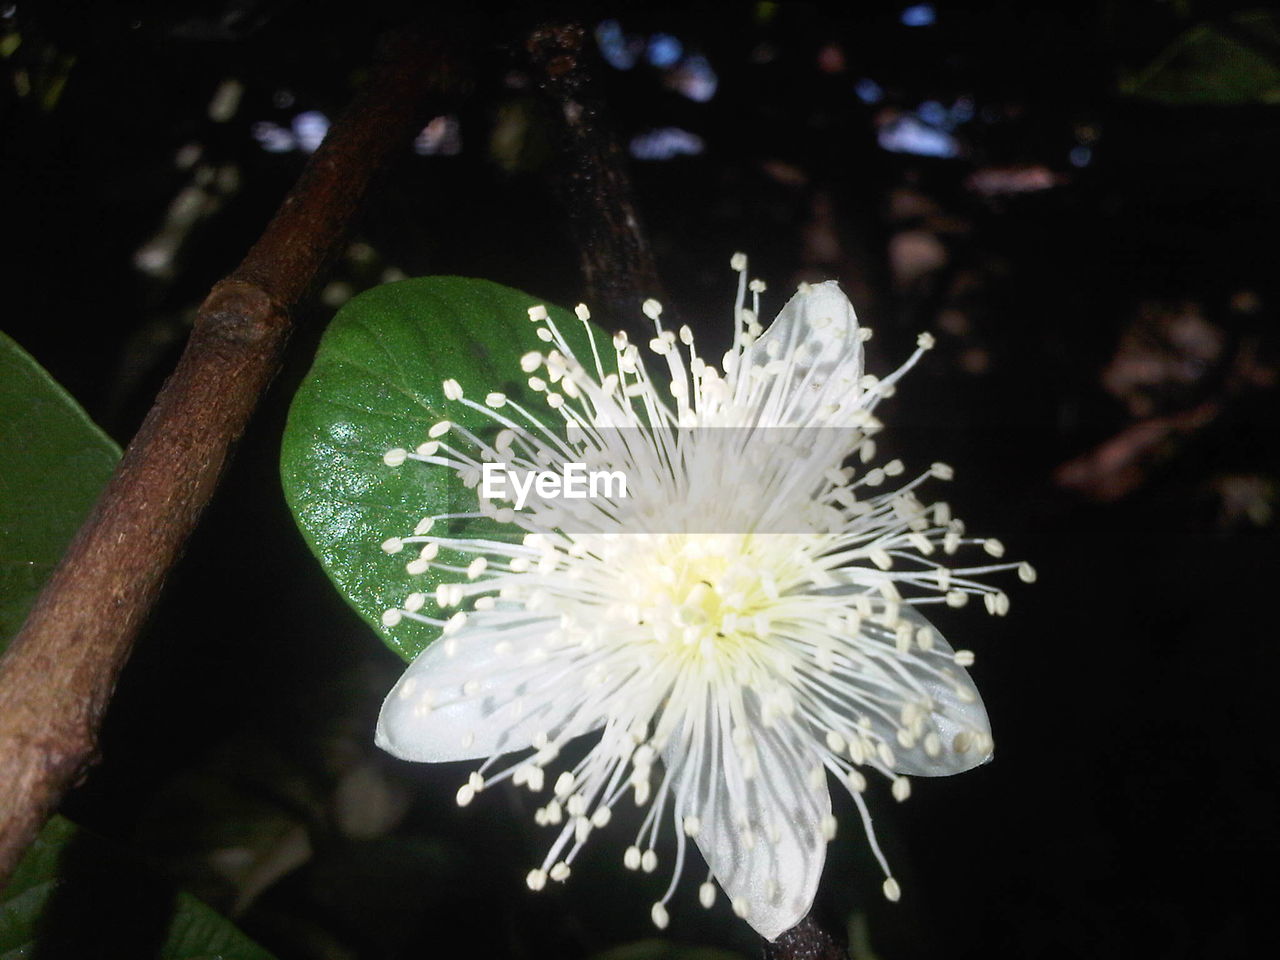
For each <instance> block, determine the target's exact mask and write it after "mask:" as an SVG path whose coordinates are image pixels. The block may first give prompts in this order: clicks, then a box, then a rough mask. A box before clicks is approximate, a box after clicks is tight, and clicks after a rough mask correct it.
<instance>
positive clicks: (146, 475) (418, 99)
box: [0, 30, 455, 884]
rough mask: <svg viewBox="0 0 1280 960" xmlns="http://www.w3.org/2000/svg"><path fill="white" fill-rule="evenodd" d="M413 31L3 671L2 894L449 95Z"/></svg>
mask: <svg viewBox="0 0 1280 960" xmlns="http://www.w3.org/2000/svg"><path fill="white" fill-rule="evenodd" d="M445 44H446V41H445V40H444V39H443V38H437V37H436V36H428V35H426V34H425V33H423V32H419V31H417V30H414V31H405V32H402V33H401V34H400V35H398V36H396V37H394V38H392V39H390V41H389V46H390V48H391V49H390V50H389V54H390V56H389V58H388V60H387V61H386V63H385V65H384V66H383V67H382V68H381V69H379V70H378V71H377V72H376V73H375V74H374V76H373V78H372V79H371V80H370V82H369V83H368V85H367V86H366V88H365V89H364V90H363V91H362V92H361V93H360V94H359V95H358V96H357V98H356V100H355V101H354V102H353V103H352V105H351V107H350V108H349V109H348V111H347V113H346V114H345V115H344V116H343V117H342V119H341V120H340V121H339V122H337V123H335V124H334V126H333V128H332V130H331V131H330V133H329V136H328V138H327V139H326V140H325V142H324V144H323V145H322V146H321V147H320V149H319V150H318V151H317V152H316V154H315V156H314V157H313V158H312V159H311V161H310V163H308V164H307V167H306V169H305V170H304V171H303V173H302V176H301V178H300V179H299V181H298V183H297V185H296V186H295V187H294V189H293V190H292V191H291V192H290V193H289V195H288V196H287V197H286V198H285V200H284V203H283V204H282V205H281V207H280V209H279V210H278V211H277V213H276V215H275V218H274V219H273V220H272V221H271V223H270V225H269V226H268V227H267V229H266V231H265V233H264V234H263V235H262V237H261V239H260V240H258V242H257V243H256V244H254V246H253V248H252V249H251V250H250V251H249V253H248V255H247V256H246V257H245V259H244V261H243V262H242V263H241V264H240V266H239V267H238V268H237V269H236V271H235V272H234V273H232V274H231V275H230V276H229V277H227V278H226V279H224V280H222V281H220V282H219V283H218V284H216V285H215V286H214V288H213V290H212V291H211V292H210V294H209V296H208V298H207V299H206V300H205V301H204V303H203V304H202V305H201V307H200V310H199V313H198V314H197V317H196V321H195V327H194V329H193V330H192V334H191V339H190V340H189V342H188V343H187V346H186V349H185V351H184V352H183V354H182V357H181V359H180V360H179V362H178V365H177V368H176V369H175V370H174V372H173V374H172V375H171V376H170V378H169V380H168V382H166V383H165V385H164V387H163V388H162V389H161V391H160V393H159V395H158V396H157V397H156V401H155V405H154V406H153V407H152V408H151V411H150V413H148V415H147V418H146V420H145V421H144V422H143V424H142V427H141V429H140V430H139V431H138V434H137V436H135V437H134V439H133V442H132V443H130V444H129V447H128V449H127V450H126V451H125V454H124V458H123V459H122V460H121V461H120V464H119V467H118V468H117V470H116V472H115V474H114V475H113V477H112V479H111V481H110V482H109V483H108V485H107V488H106V489H105V490H104V491H103V494H102V496H101V498H100V499H99V500H98V502H97V504H96V505H95V507H94V509H93V511H92V512H91V514H90V515H89V518H88V520H86V522H85V524H84V526H83V527H81V529H80V531H79V533H78V534H77V535H76V538H75V540H74V541H73V542H72V544H71V546H70V547H69V548H68V550H67V552H66V554H65V555H64V557H63V559H62V562H61V563H60V564H59V566H58V568H57V569H56V570H55V571H54V573H53V575H52V577H51V578H50V579H49V582H48V583H47V584H46V586H45V588H44V591H43V592H42V593H41V594H40V596H39V598H38V599H37V600H36V603H35V605H34V606H33V608H32V610H31V613H30V615H29V616H28V618H27V621H26V624H25V625H24V626H23V628H22V630H21V632H19V634H18V636H17V637H16V638H15V639H14V641H13V643H12V644H11V645H10V646H9V649H8V651H7V652H6V654H5V656H4V658H3V660H2V661H0V884H3V883H4V882H5V881H6V880H7V878H8V876H9V874H10V873H11V872H12V870H13V868H14V866H15V865H16V863H17V861H18V859H19V858H20V857H21V855H22V853H23V851H24V850H26V848H27V846H28V845H29V844H30V843H31V841H32V840H33V839H34V837H35V835H36V833H37V831H38V830H39V828H40V826H41V824H43V822H44V821H45V819H47V817H48V815H49V813H50V812H51V811H52V810H53V809H54V807H55V806H56V805H57V804H58V802H59V800H60V799H61V797H62V795H63V793H64V792H65V791H66V790H67V789H69V788H70V787H71V786H72V785H73V784H74V783H75V781H76V780H77V779H78V778H79V777H81V776H82V775H83V774H84V772H85V770H86V769H87V767H88V766H89V765H90V764H91V763H92V762H93V760H94V754H95V751H96V743H97V733H98V728H99V726H100V724H101V721H102V717H103V714H104V712H105V711H106V708H107V704H108V702H109V701H110V699H111V693H112V690H113V689H114V687H115V683H116V678H117V677H118V675H119V673H120V670H121V668H122V667H123V666H124V663H125V661H126V660H127V659H128V656H129V652H130V649H131V648H132V645H133V640H134V636H135V635H136V633H137V631H138V629H139V627H140V626H141V625H142V623H143V622H144V621H145V619H146V617H147V615H148V613H149V611H150V610H151V607H152V605H153V604H154V603H155V600H156V597H157V595H158V594H159V592H160V587H161V584H162V582H163V580H164V578H165V576H166V574H167V573H168V572H169V570H170V568H172V566H173V564H174V563H175V562H176V561H177V559H178V555H179V553H180V552H181V550H182V547H183V544H184V543H185V542H186V539H187V537H188V535H189V534H190V533H191V531H192V529H193V528H194V527H195V525H196V522H197V521H198V520H199V518H200V514H201V513H202V511H203V510H204V507H205V505H206V504H207V503H208V501H209V498H210V496H211V495H212V494H213V491H214V488H215V487H216V485H217V483H218V479H219V477H220V475H221V474H222V472H223V469H224V468H225V466H226V464H227V461H228V459H229V457H230V455H231V448H232V445H233V444H234V443H235V441H236V440H237V439H238V438H239V437H240V435H241V433H242V432H243V431H244V428H245V424H246V423H247V422H248V420H249V417H250V415H251V413H252V412H253V409H254V407H255V406H256V405H257V402H258V398H259V397H260V396H261V394H262V393H263V391H264V390H265V389H266V387H267V385H268V384H269V383H270V381H271V379H272V377H273V376H274V375H275V373H276V371H277V369H278V368H279V365H280V360H281V357H282V355H283V350H284V346H285V341H286V340H287V338H288V335H289V331H290V328H291V326H292V319H291V313H292V311H293V310H294V308H295V307H296V306H297V305H298V304H299V303H300V302H301V301H302V299H303V298H304V297H305V296H306V295H307V293H308V291H309V290H310V289H311V288H312V287H313V286H314V284H315V283H316V281H317V280H318V278H319V277H320V275H321V272H322V271H323V270H324V268H325V266H326V264H327V262H328V261H329V259H330V258H331V257H332V256H333V254H334V253H335V252H337V250H338V249H340V246H341V243H342V241H343V238H344V236H345V234H346V231H347V228H348V226H349V225H350V223H351V221H352V218H353V217H354V215H355V213H356V210H357V208H358V206H359V204H360V202H361V200H362V199H363V197H364V195H365V193H366V191H367V188H368V187H369V184H370V181H371V180H372V179H373V177H374V175H375V174H376V173H378V172H379V171H380V170H381V169H382V168H383V167H384V166H385V164H386V162H387V160H388V158H389V157H390V156H391V155H392V151H393V150H395V149H396V148H399V147H402V146H403V145H404V144H406V143H407V142H408V141H409V139H410V138H411V137H412V136H413V134H414V133H415V132H417V130H418V129H420V128H421V125H422V123H423V122H424V120H425V117H424V115H423V114H424V110H425V107H426V106H427V105H428V103H429V97H430V96H431V95H433V94H436V95H438V94H439V93H441V92H443V91H445V90H446V89H447V88H448V87H449V85H450V84H451V83H452V78H453V76H454V72H455V71H454V70H453V68H452V67H451V66H450V65H451V64H452V63H453V58H452V57H451V56H447V55H446V54H445V50H447V46H446V45H445Z"/></svg>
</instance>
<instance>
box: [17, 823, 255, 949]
mask: <svg viewBox="0 0 1280 960" xmlns="http://www.w3.org/2000/svg"><path fill="white" fill-rule="evenodd" d="M0 957H2V958H4V960H18V958H31V960H35V958H42V960H96V958H102V960H114V958H123V957H129V958H131V960H149V958H155V960H272V957H271V954H269V953H268V952H267V951H266V950H263V949H262V948H261V947H260V946H258V945H257V944H256V943H254V942H253V941H252V940H250V939H249V938H248V937H246V936H245V935H244V934H242V933H240V931H238V930H236V928H235V927H233V926H232V925H231V924H230V923H228V922H227V921H226V920H224V919H223V918H222V917H220V916H218V915H217V914H216V913H214V911H212V910H210V909H209V908H208V907H207V906H205V905H204V904H203V903H201V902H200V901H199V900H197V899H196V898H195V897H193V896H191V895H190V894H186V893H181V892H179V891H178V890H176V889H175V888H174V887H173V886H172V885H171V884H169V883H166V882H164V881H162V880H160V879H159V878H158V877H157V876H156V875H155V874H153V873H151V872H150V871H149V870H148V869H147V868H146V867H145V866H144V865H143V864H142V863H141V862H140V861H138V860H136V859H134V858H131V857H129V856H128V855H126V854H125V853H124V852H123V851H120V850H118V849H116V848H114V847H113V846H112V845H111V844H109V843H107V842H106V841H104V840H101V839H99V838H97V837H94V836H92V835H90V834H89V833H87V832H86V831H84V830H79V829H77V828H76V827H75V826H73V825H72V824H71V823H70V822H68V821H67V820H64V819H63V818H61V817H54V818H53V819H52V820H50V821H49V823H48V824H47V825H46V826H45V828H44V830H43V831H42V832H41V834H40V836H39V837H38V838H37V839H36V842H35V843H34V844H33V845H32V847H31V848H30V850H28V851H27V854H26V856H25V857H24V858H23V859H22V862H21V863H19V864H18V867H17V869H16V870H15V871H14V873H13V876H12V877H11V878H10V879H9V882H8V885H7V886H6V887H5V889H4V892H3V894H0Z"/></svg>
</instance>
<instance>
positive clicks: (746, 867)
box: [662, 690, 831, 940]
mask: <svg viewBox="0 0 1280 960" xmlns="http://www.w3.org/2000/svg"><path fill="white" fill-rule="evenodd" d="M730 696H733V694H732V693H729V692H728V691H726V690H717V691H715V692H707V693H705V694H704V695H703V697H702V698H701V699H702V703H701V704H699V705H698V706H694V707H691V708H690V709H689V711H688V712H687V713H686V715H685V718H684V720H683V722H682V724H681V726H680V727H679V728H678V730H677V731H676V733H675V734H674V735H673V736H672V737H671V738H669V739H668V741H667V742H666V744H665V745H664V747H663V750H662V756H663V760H664V762H665V763H666V765H667V767H668V769H669V771H670V773H671V789H672V791H673V792H674V793H675V796H676V810H677V813H678V815H679V819H680V822H681V823H684V824H687V823H688V822H689V818H695V819H696V821H697V823H698V828H697V831H696V835H695V839H696V842H697V844H698V848H699V849H700V850H701V851H702V855H703V856H704V857H705V858H706V861H707V865H708V866H709V867H710V868H711V872H712V873H713V874H714V875H715V878H716V879H717V880H718V881H719V882H720V886H721V887H723V888H724V891H725V893H726V894H727V895H728V897H729V899H730V901H731V902H732V903H733V904H734V907H735V910H738V911H743V910H745V919H746V920H747V922H748V923H750V924H751V926H753V927H754V928H755V929H756V930H757V931H758V932H759V933H760V934H761V935H762V936H764V937H766V938H767V939H769V940H774V939H777V937H778V936H779V935H781V934H782V933H783V932H784V931H786V930H789V929H790V928H791V927H793V926H795V925H796V924H797V923H799V922H800V921H801V920H802V919H804V916H805V914H806V913H808V911H809V908H810V906H811V905H812V904H813V898H814V894H815V893H816V891H817V889H818V879H819V878H820V877H821V875H822V866H823V863H824V861H825V860H826V852H827V851H826V841H825V840H824V838H823V833H822V830H823V823H824V821H825V820H826V819H827V818H828V817H829V816H830V814H831V796H830V794H829V793H828V792H827V784H826V775H825V773H824V772H823V771H822V769H821V766H820V761H819V759H818V757H817V755H816V754H815V753H814V752H813V749H812V748H811V747H810V745H809V742H808V740H806V739H805V737H803V736H802V735H801V734H800V733H799V731H798V730H796V729H795V728H794V726H792V725H791V724H790V723H789V721H787V720H785V719H783V720H779V721H778V722H776V723H775V724H774V725H772V726H768V727H766V726H765V725H764V723H763V722H762V721H761V718H760V710H759V707H758V704H757V701H756V698H755V694H754V693H753V692H752V691H750V690H744V691H743V692H742V699H741V701H740V702H739V703H738V705H737V709H736V710H735V709H731V707H730V706H729V705H728V704H726V703H725V702H724V701H725V699H726V698H727V697H730ZM748 732H749V737H748V736H746V734H747V733H748ZM735 736H736V737H737V738H738V741H739V742H735Z"/></svg>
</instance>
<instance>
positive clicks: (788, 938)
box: [764, 916, 849, 960]
mask: <svg viewBox="0 0 1280 960" xmlns="http://www.w3.org/2000/svg"><path fill="white" fill-rule="evenodd" d="M764 960H849V951H848V950H846V949H845V948H844V947H842V946H841V945H840V944H839V943H837V942H836V939H835V938H834V937H833V936H831V934H829V933H827V931H825V930H823V929H822V927H820V926H818V923H817V921H816V920H814V919H813V917H811V916H809V917H805V918H804V919H803V920H801V921H800V922H799V923H797V924H796V925H795V926H794V927H792V928H791V929H790V930H788V931H787V932H786V933H784V934H783V935H782V936H780V937H779V938H778V939H777V940H775V941H774V942H773V943H767V944H765V948H764Z"/></svg>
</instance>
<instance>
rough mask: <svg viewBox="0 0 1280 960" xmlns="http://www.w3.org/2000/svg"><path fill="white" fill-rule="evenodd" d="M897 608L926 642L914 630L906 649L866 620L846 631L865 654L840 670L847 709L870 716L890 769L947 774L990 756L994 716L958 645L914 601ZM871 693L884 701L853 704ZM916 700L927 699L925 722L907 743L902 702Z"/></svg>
mask: <svg viewBox="0 0 1280 960" xmlns="http://www.w3.org/2000/svg"><path fill="white" fill-rule="evenodd" d="M861 589H862V588H854V587H847V588H840V590H839V591H831V592H832V593H836V592H840V591H849V592H852V591H855V590H861ZM898 616H899V618H900V619H901V620H903V621H905V622H906V623H908V624H910V625H911V628H912V631H913V633H916V634H918V633H919V631H921V630H926V631H928V634H929V638H930V640H931V643H932V646H931V648H930V649H928V650H924V649H921V648H920V647H919V646H918V645H917V643H916V642H915V640H914V638H913V641H912V644H911V648H910V650H909V651H908V652H906V653H899V652H898V651H897V649H896V636H895V632H894V631H893V630H892V629H889V628H888V627H885V626H882V625H880V624H877V623H873V622H868V621H864V623H863V626H862V630H861V631H860V633H859V636H858V637H850V638H845V639H846V643H850V644H852V645H853V648H854V649H860V650H861V651H862V652H863V653H865V654H868V657H867V659H866V661H865V663H863V664H862V665H861V667H860V669H859V670H858V671H856V672H855V673H853V674H852V675H850V676H847V677H842V678H841V681H842V682H841V684H840V686H841V687H842V693H843V696H842V699H843V701H844V702H845V703H846V704H847V705H848V706H849V709H850V710H851V711H852V712H856V713H858V714H859V715H863V716H867V717H868V718H869V719H870V721H871V730H872V732H873V733H875V734H876V735H877V736H878V737H879V738H880V739H882V740H883V741H884V742H885V743H887V744H888V745H889V748H890V749H891V750H892V751H893V757H894V763H893V765H892V767H891V769H892V770H893V771H894V772H895V773H905V774H910V775H912V776H917V777H944V776H949V775H951V774H953V773H963V772H964V771H965V770H971V769H973V768H974V767H976V766H979V765H980V764H983V763H986V762H987V761H989V760H990V759H991V757H992V748H991V721H990V720H989V719H988V718H987V710H986V707H984V706H983V704H982V696H981V695H980V694H979V693H978V688H977V686H976V685H975V684H974V682H973V680H972V678H971V677H970V676H969V674H968V672H967V671H966V670H965V669H964V668H963V667H962V666H960V665H959V664H957V663H956V662H955V659H954V657H955V651H953V650H952V649H951V646H950V645H949V644H948V643H947V641H946V640H944V639H943V637H942V634H941V633H939V632H938V630H937V629H936V628H935V627H934V626H933V625H932V624H930V623H929V621H928V620H926V619H925V618H924V617H923V616H921V614H920V613H919V612H917V611H916V609H915V608H914V607H912V606H911V605H910V604H903V605H902V607H901V608H900V610H899V612H898ZM872 697H874V698H876V699H878V700H880V701H882V704H881V707H880V710H876V711H868V710H859V709H858V706H859V703H858V701H860V700H861V701H864V702H865V701H867V700H870V699H871V698H872ZM921 701H924V702H926V703H927V704H928V706H929V709H928V710H927V711H924V722H923V726H922V728H921V729H919V730H918V731H917V736H915V737H913V738H912V744H911V745H910V746H904V745H903V744H902V742H901V741H900V740H899V739H898V732H899V729H900V727H901V725H902V720H901V715H902V710H903V708H904V707H906V706H907V704H908V703H909V702H917V703H918V702H921ZM930 733H932V734H933V735H934V736H936V737H937V740H936V741H934V742H933V745H934V746H935V747H937V748H938V749H937V751H936V753H935V754H934V755H930V752H929V751H928V749H927V742H926V741H927V738H928V736H929V734H930ZM957 738H959V740H957ZM957 746H959V747H961V748H962V749H957Z"/></svg>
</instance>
